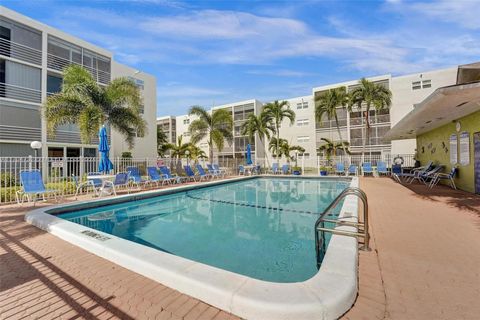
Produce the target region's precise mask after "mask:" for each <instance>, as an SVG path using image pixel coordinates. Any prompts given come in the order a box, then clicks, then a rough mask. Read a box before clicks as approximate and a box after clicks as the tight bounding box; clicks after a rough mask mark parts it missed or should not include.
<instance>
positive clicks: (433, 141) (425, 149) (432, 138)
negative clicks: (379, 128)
mask: <svg viewBox="0 0 480 320" xmlns="http://www.w3.org/2000/svg"><path fill="white" fill-rule="evenodd" d="M457 121H460V124H461V130H460V132H463V131H467V132H468V133H469V135H470V164H469V165H467V166H462V165H460V164H458V165H457V167H458V175H457V177H456V178H455V184H456V185H457V188H459V189H462V190H465V191H469V192H475V181H474V179H475V177H474V158H473V157H474V148H473V133H475V132H479V131H480V111H477V112H474V113H472V114H470V115H468V116H466V117H463V118H460V119H457ZM455 126H456V124H455V123H453V122H451V123H449V124H446V125H444V126H442V127H440V128H437V129H435V130H432V131H430V132H427V133H424V134H422V135H420V136H418V137H417V158H418V160H420V163H421V164H422V165H424V164H426V163H427V162H428V161H430V160H432V161H434V163H435V164H441V165H445V167H446V168H445V172H450V170H451V169H452V164H450V135H452V134H457V131H456V129H455ZM458 136H459V134H457V141H458ZM442 143H443V144H444V145H443V144H442ZM444 146H445V147H444ZM458 147H459V145H458ZM458 147H457V150H458V153H460V151H459V149H458Z"/></svg>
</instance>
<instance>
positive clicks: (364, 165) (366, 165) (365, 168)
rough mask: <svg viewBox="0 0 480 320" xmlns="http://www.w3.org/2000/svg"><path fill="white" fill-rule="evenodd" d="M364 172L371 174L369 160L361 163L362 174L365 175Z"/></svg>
mask: <svg viewBox="0 0 480 320" xmlns="http://www.w3.org/2000/svg"><path fill="white" fill-rule="evenodd" d="M365 174H371V175H372V176H373V168H372V164H371V163H370V162H364V163H362V176H365Z"/></svg>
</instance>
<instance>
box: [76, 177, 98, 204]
mask: <svg viewBox="0 0 480 320" xmlns="http://www.w3.org/2000/svg"><path fill="white" fill-rule="evenodd" d="M79 178H80V177H78V178H77V177H76V176H75V175H74V174H72V180H73V183H74V184H75V200H77V198H78V193H79V192H80V191H81V190H82V189H86V190H87V194H88V189H89V188H91V189H93V192H94V194H95V195H98V191H99V190H100V188H101V187H102V182H101V180H100V179H95V180H100V184H95V182H94V181H93V180H87V181H84V182H80V180H79Z"/></svg>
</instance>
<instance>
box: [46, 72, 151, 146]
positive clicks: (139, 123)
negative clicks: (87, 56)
mask: <svg viewBox="0 0 480 320" xmlns="http://www.w3.org/2000/svg"><path fill="white" fill-rule="evenodd" d="M141 106H142V98H141V95H140V91H139V89H138V87H137V86H136V85H135V83H134V82H133V81H131V80H129V79H127V78H118V79H114V80H112V81H111V82H110V83H109V84H108V85H107V86H105V87H103V86H99V85H98V84H97V82H96V81H95V79H93V77H92V75H91V74H90V73H89V72H88V71H87V70H86V69H85V68H83V67H81V66H78V65H71V66H69V67H67V68H66V69H65V70H64V72H63V84H62V90H61V91H60V92H59V93H56V94H54V95H52V96H49V97H48V98H47V101H46V102H45V104H44V105H43V111H44V112H43V114H44V117H45V118H46V120H47V126H48V132H49V134H50V135H54V134H55V130H56V129H57V127H58V126H59V125H63V124H76V125H78V127H79V129H80V136H81V139H82V142H83V143H90V141H91V139H92V138H93V137H94V136H96V135H97V134H98V131H99V129H100V127H101V126H102V125H104V124H108V125H110V126H111V127H112V128H114V129H115V130H117V131H118V132H120V134H122V135H123V136H125V140H126V141H127V143H128V145H129V147H130V148H132V147H133V145H134V137H135V135H136V134H138V135H144V134H145V131H146V122H145V120H144V119H143V118H142V116H141V114H140V108H141Z"/></svg>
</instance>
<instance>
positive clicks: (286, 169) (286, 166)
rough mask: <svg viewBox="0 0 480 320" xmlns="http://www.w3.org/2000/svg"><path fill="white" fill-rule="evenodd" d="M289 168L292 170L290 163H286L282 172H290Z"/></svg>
mask: <svg viewBox="0 0 480 320" xmlns="http://www.w3.org/2000/svg"><path fill="white" fill-rule="evenodd" d="M289 170H290V166H289V165H288V164H284V165H283V166H282V174H288V171H289Z"/></svg>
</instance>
